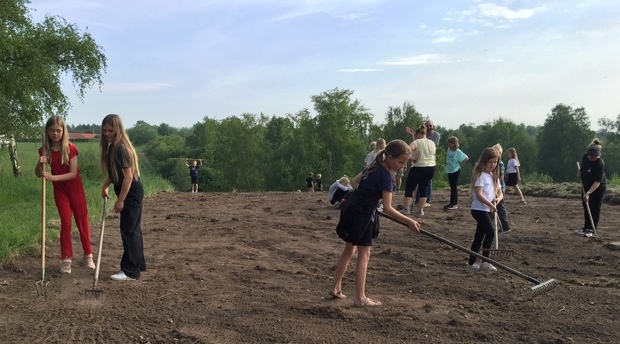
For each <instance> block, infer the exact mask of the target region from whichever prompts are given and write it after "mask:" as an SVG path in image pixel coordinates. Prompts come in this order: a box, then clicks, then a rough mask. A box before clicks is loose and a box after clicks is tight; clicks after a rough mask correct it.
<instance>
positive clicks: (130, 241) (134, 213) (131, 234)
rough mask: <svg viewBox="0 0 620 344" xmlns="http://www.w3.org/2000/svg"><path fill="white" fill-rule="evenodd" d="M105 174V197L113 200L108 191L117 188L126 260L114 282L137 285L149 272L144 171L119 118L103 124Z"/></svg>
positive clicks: (105, 119) (109, 116) (102, 151)
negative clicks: (144, 226)
mask: <svg viewBox="0 0 620 344" xmlns="http://www.w3.org/2000/svg"><path fill="white" fill-rule="evenodd" d="M99 147H100V149H101V162H100V163H101V171H102V173H103V174H104V175H107V176H108V178H107V179H106V181H105V182H104V183H103V187H102V189H101V197H103V198H109V197H110V196H109V194H108V188H109V187H110V185H114V193H115V194H116V197H117V199H116V202H115V203H114V212H115V213H120V214H121V216H120V226H121V238H122V240H123V256H122V258H121V264H120V265H121V270H120V271H119V272H118V273H116V274H114V275H112V276H111V277H110V278H112V279H113V280H116V281H133V280H137V279H138V278H140V273H141V272H143V271H146V263H145V261H144V252H143V246H144V245H143V242H142V228H141V223H140V222H141V219H142V200H143V198H144V189H143V188H142V183H140V168H139V166H138V157H137V156H136V151H135V149H134V148H133V145H132V144H131V141H130V140H129V137H128V136H127V133H126V132H125V129H124V127H123V122H122V121H121V118H120V117H119V116H118V115H113V114H112V115H107V116H106V117H105V118H104V119H103V121H102V122H101V142H100V143H99Z"/></svg>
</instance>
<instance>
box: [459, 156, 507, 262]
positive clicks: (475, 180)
mask: <svg viewBox="0 0 620 344" xmlns="http://www.w3.org/2000/svg"><path fill="white" fill-rule="evenodd" d="M498 161H499V152H498V151H497V150H496V149H495V148H492V147H489V148H486V149H485V150H484V151H483V152H482V154H481V155H480V158H479V159H478V162H477V163H476V167H475V168H474V172H473V173H472V176H471V188H472V194H473V197H474V199H473V201H472V202H471V216H472V217H473V218H474V219H475V220H476V222H477V225H476V234H474V241H473V242H472V244H471V250H472V251H474V252H478V251H480V246H481V245H482V255H483V256H485V257H487V258H488V257H489V250H490V249H491V245H492V244H493V239H494V238H495V231H494V230H493V221H492V220H491V214H492V213H493V212H496V211H497V208H496V206H497V203H498V202H499V201H501V199H502V197H503V196H502V189H501V185H500V182H499V168H498V167H499V165H498ZM477 259H478V258H477V257H476V256H473V255H470V256H469V261H468V262H467V265H466V266H465V271H467V272H476V271H478V270H481V271H485V272H496V271H497V268H495V267H494V266H493V265H491V264H490V263H489V262H487V261H484V260H483V261H482V264H478V263H477V262H476V260H477Z"/></svg>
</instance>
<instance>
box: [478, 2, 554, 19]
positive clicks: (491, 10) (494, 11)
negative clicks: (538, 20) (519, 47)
mask: <svg viewBox="0 0 620 344" xmlns="http://www.w3.org/2000/svg"><path fill="white" fill-rule="evenodd" d="M477 7H478V12H479V13H480V14H481V15H482V16H483V17H491V18H501V19H507V20H518V19H527V18H530V17H531V16H533V15H534V14H535V13H536V12H540V11H544V10H546V8H545V7H535V8H526V9H520V10H516V11H513V10H511V9H510V8H508V7H504V6H498V5H496V4H492V3H490V2H486V3H483V4H479V5H478V6H477Z"/></svg>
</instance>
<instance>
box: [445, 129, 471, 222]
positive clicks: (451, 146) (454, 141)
mask: <svg viewBox="0 0 620 344" xmlns="http://www.w3.org/2000/svg"><path fill="white" fill-rule="evenodd" d="M468 161H469V157H468V156H467V154H465V153H463V151H462V150H461V149H460V148H459V139H458V138H457V137H456V136H451V137H450V138H448V150H447V152H446V173H447V174H448V181H449V182H450V203H449V204H447V205H445V206H444V209H446V210H455V209H458V206H457V205H458V197H459V191H458V189H457V186H458V184H459V176H460V174H461V167H462V166H463V165H465V164H466V163H467V162H468Z"/></svg>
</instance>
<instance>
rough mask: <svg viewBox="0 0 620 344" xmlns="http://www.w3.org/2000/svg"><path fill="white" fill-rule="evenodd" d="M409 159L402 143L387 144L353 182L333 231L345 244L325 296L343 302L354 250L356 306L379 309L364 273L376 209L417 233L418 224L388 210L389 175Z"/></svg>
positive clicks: (374, 232) (376, 225)
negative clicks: (381, 204)
mask: <svg viewBox="0 0 620 344" xmlns="http://www.w3.org/2000/svg"><path fill="white" fill-rule="evenodd" d="M410 156H411V149H410V148H409V146H408V145H407V144H406V143H405V142H404V141H402V140H394V141H391V142H390V143H389V144H388V145H387V146H386V147H385V150H383V151H381V152H379V153H378V154H377V157H376V158H375V160H374V161H373V163H372V164H371V165H370V166H368V168H367V169H365V170H364V171H363V172H361V173H359V174H358V175H357V176H355V178H354V179H353V182H352V184H353V188H354V190H353V191H352V192H350V197H349V199H348V200H347V202H346V203H344V205H343V206H342V208H341V211H340V221H339V222H338V226H337V228H336V232H337V233H338V236H339V237H340V238H342V239H343V240H344V241H345V246H344V250H343V251H342V254H341V255H340V259H339V260H338V265H337V266H336V274H335V278H334V285H333V287H332V290H331V291H330V292H329V295H331V296H332V297H334V298H339V299H343V298H345V297H346V296H345V294H343V293H342V279H343V277H344V273H345V272H346V269H347V266H348V265H349V262H350V261H351V258H352V257H353V254H354V253H355V250H356V248H357V264H356V268H355V301H354V304H355V305H356V306H380V305H381V301H378V300H373V299H371V298H369V297H367V296H366V271H367V269H368V261H369V260H370V246H371V244H372V239H373V238H376V237H377V236H378V234H379V218H378V216H377V206H378V205H379V201H382V202H383V211H384V212H385V214H387V215H388V216H390V217H392V218H394V219H398V220H400V221H402V222H405V223H407V224H408V225H409V229H410V230H412V231H414V232H419V231H420V224H419V223H418V222H416V221H415V220H413V219H412V218H410V217H407V216H404V215H402V214H400V213H399V212H398V211H397V210H396V209H394V208H393V207H392V190H393V187H394V181H393V180H392V177H391V175H390V171H397V170H398V169H400V168H402V167H403V166H404V165H405V164H406V163H407V160H409V158H410Z"/></svg>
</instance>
